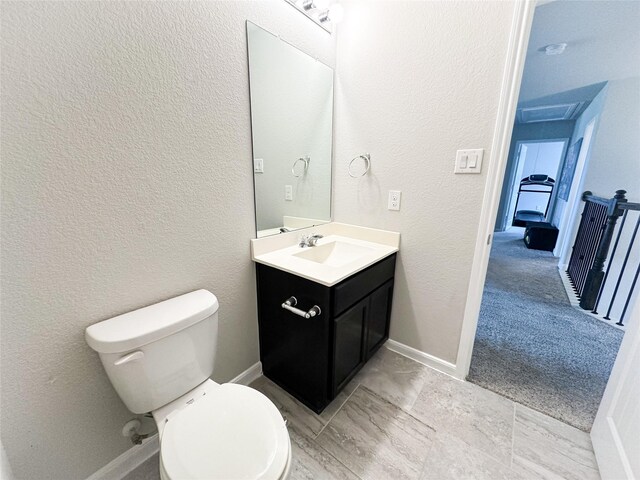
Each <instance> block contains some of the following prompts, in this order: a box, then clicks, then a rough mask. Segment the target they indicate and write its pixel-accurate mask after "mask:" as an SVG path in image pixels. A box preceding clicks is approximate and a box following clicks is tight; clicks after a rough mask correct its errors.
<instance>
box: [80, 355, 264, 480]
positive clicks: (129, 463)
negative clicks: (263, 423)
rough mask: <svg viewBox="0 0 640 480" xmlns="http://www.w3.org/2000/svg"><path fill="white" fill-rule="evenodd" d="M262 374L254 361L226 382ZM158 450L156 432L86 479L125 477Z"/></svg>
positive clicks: (247, 381) (242, 381)
mask: <svg viewBox="0 0 640 480" xmlns="http://www.w3.org/2000/svg"><path fill="white" fill-rule="evenodd" d="M261 375H262V363H261V362H256V363H254V364H253V365H251V366H250V367H249V368H247V369H246V370H245V371H244V372H242V373H241V374H240V375H238V376H237V377H235V378H234V379H232V380H230V381H229V382H228V383H237V384H239V385H249V384H250V383H251V382H253V381H254V380H256V379H257V378H259V377H260V376H261ZM159 451H160V441H159V439H158V434H157V433H156V434H155V435H153V436H151V437H149V438H148V439H147V440H145V441H144V442H143V444H142V445H136V446H134V447H131V448H130V449H129V450H127V451H126V452H124V453H123V454H121V455H120V456H118V457H116V458H114V459H113V460H111V461H110V462H109V463H108V464H106V465H105V466H104V467H102V468H101V469H100V470H98V471H96V472H95V473H93V474H92V475H91V476H90V477H88V478H87V480H116V479H122V478H124V477H126V476H127V475H128V474H129V473H131V472H132V471H134V470H135V469H136V468H138V467H139V466H140V465H142V464H143V463H144V462H146V461H147V460H149V459H150V458H151V457H152V456H153V455H155V454H156V453H158V452H159Z"/></svg>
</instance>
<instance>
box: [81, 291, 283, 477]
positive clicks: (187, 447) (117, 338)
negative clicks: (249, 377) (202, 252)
mask: <svg viewBox="0 0 640 480" xmlns="http://www.w3.org/2000/svg"><path fill="white" fill-rule="evenodd" d="M217 336H218V300H217V298H216V297H215V295H213V294H212V293H211V292H208V291H207V290H197V291H195V292H191V293H187V294H185V295H181V296H179V297H176V298H172V299H169V300H166V301H164V302H160V303H157V304H155V305H151V306H148V307H145V308H141V309H139V310H135V311H133V312H130V313H125V314H124V315H120V316H117V317H114V318H111V319H109V320H105V321H103V322H100V323H97V324H95V325H91V326H90V327H89V328H87V330H86V332H85V338H86V340H87V343H88V344H89V346H90V347H91V348H93V349H94V350H95V351H97V352H98V353H99V354H100V359H101V360H102V364H103V365H104V368H105V370H106V371H107V375H108V376H109V379H110V380H111V383H112V384H113V386H114V388H115V389H116V391H117V392H118V395H120V398H121V399H122V401H123V402H124V403H125V405H126V406H127V408H129V410H131V411H132V412H134V413H146V412H151V413H152V414H153V418H154V419H155V421H156V424H157V425H158V432H159V435H160V477H161V478H162V479H163V480H191V479H193V480H213V479H224V480H232V479H251V480H253V479H264V480H279V479H284V478H287V476H288V474H289V469H290V466H291V444H290V440H289V433H288V432H287V427H286V424H285V421H284V420H283V418H282V415H280V412H279V411H278V409H277V408H276V407H275V405H273V403H271V401H270V400H269V399H268V398H267V397H265V396H264V395H263V394H262V393H260V392H258V391H256V390H254V389H252V388H249V387H245V386H242V385H236V384H231V383H225V384H222V385H219V384H217V383H215V382H214V381H212V380H210V379H209V376H210V375H211V374H212V372H213V366H214V361H215V352H216V341H217Z"/></svg>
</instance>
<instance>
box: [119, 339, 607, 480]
mask: <svg viewBox="0 0 640 480" xmlns="http://www.w3.org/2000/svg"><path fill="white" fill-rule="evenodd" d="M251 386H252V387H253V388H256V389H257V390H259V391H261V392H262V393H264V394H265V395H266V396H267V397H269V398H270V399H271V400H272V401H273V402H274V403H275V405H276V406H277V407H278V409H279V410H280V411H281V412H282V414H283V416H285V417H286V418H287V420H288V426H289V433H290V435H291V445H292V450H293V464H292V471H291V476H290V478H291V479H292V480H298V479H354V480H358V479H362V480H368V479H375V480H386V479H393V480H396V479H416V480H428V479H429V480H431V479H433V480H445V479H474V480H482V479H491V480H497V479H571V480H573V479H576V480H578V479H580V480H589V479H599V478H600V476H599V473H598V467H597V465H596V460H595V457H594V454H593V450H592V448H591V441H590V438H589V435H588V434H587V433H585V432H583V431H581V430H578V429H576V428H574V427H571V426H569V425H567V424H564V423H562V422H560V421H558V420H555V419H553V418H551V417H548V416H546V415H544V414H542V413H538V412H536V411H534V410H531V409H529V408H527V407H524V406H522V405H520V404H517V403H514V402H512V401H511V400H508V399H506V398H504V397H501V396H499V395H497V394H495V393H493V392H490V391H488V390H485V389H483V388H481V387H478V386H477V385H474V384H472V383H468V382H461V381H459V380H456V379H454V378H452V377H449V376H447V375H444V374H442V373H440V372H437V371H436V370H433V369H431V368H429V367H425V366H424V365H422V364H420V363H417V362H414V361H413V360H410V359H408V358H406V357H404V356H402V355H399V354H397V353H395V352H392V351H391V350H388V349H386V348H382V349H380V351H379V352H378V353H377V354H376V355H375V357H374V358H372V359H371V360H370V361H369V362H368V363H367V365H365V367H364V368H363V369H362V370H361V371H360V373H358V375H357V376H356V377H355V378H354V379H353V380H352V382H351V383H350V384H349V385H348V386H347V387H346V388H345V390H344V391H343V392H342V393H341V394H340V395H339V396H338V397H337V398H336V399H335V400H334V401H333V402H332V403H331V405H329V406H328V407H327V408H326V409H325V411H324V412H322V414H320V415H317V414H315V413H313V412H312V411H311V410H309V409H307V408H306V407H304V406H303V405H302V404H301V403H300V402H298V401H297V400H295V399H294V398H293V397H291V396H290V395H289V394H287V393H286V392H285V391H283V390H282V389H280V388H279V387H278V386H277V385H275V384H274V383H272V382H271V381H269V380H268V379H266V378H264V377H261V378H259V379H258V380H256V381H255V382H254V383H253V384H252V385H251ZM158 479H159V474H158V456H157V455H155V456H154V457H152V458H151V459H149V460H148V461H147V462H146V463H144V464H143V465H141V466H140V467H138V468H137V469H136V470H134V471H133V472H131V473H130V474H129V475H127V476H126V477H125V480H158Z"/></svg>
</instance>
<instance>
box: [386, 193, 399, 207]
mask: <svg viewBox="0 0 640 480" xmlns="http://www.w3.org/2000/svg"><path fill="white" fill-rule="evenodd" d="M401 198H402V192H401V191H400V190H389V202H388V204H387V209H388V210H400V199H401Z"/></svg>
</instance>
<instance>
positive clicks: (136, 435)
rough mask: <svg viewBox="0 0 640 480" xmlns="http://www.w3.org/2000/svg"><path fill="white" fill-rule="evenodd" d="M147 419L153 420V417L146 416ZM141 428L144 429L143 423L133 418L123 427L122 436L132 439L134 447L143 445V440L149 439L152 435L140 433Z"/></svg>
mask: <svg viewBox="0 0 640 480" xmlns="http://www.w3.org/2000/svg"><path fill="white" fill-rule="evenodd" d="M144 417H145V418H153V415H151V414H150V413H145V414H144ZM140 427H142V422H141V421H140V419H138V418H133V419H131V420H129V421H128V422H127V423H125V424H124V427H122V436H123V437H128V438H129V439H131V443H133V444H134V445H141V444H142V440H144V439H145V438H149V436H151V433H140Z"/></svg>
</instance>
